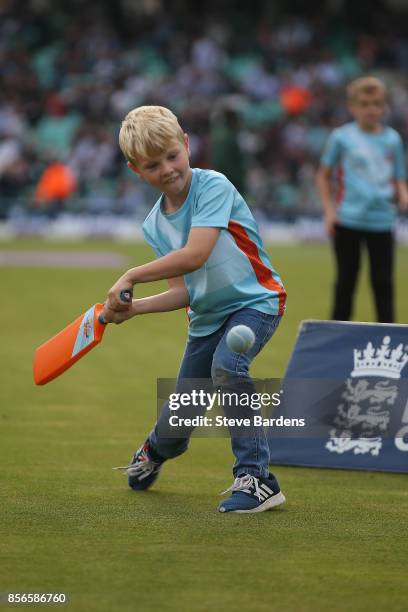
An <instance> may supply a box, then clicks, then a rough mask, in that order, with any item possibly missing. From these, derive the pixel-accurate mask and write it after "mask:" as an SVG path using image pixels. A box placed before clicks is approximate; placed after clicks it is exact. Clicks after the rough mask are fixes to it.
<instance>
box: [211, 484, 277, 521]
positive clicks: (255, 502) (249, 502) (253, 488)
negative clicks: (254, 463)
mask: <svg viewBox="0 0 408 612" xmlns="http://www.w3.org/2000/svg"><path fill="white" fill-rule="evenodd" d="M230 491H231V496H230V497H229V498H228V499H226V500H224V501H223V502H221V503H220V505H219V506H218V510H219V512H239V513H249V512H263V511H264V510H271V509H272V508H276V507H277V506H280V505H281V504H284V503H285V501H286V498H285V496H284V495H283V493H282V491H281V490H280V488H279V484H278V481H277V480H276V478H275V476H274V475H273V474H269V475H268V478H261V477H256V476H252V475H251V474H244V475H243V476H240V477H238V478H235V480H234V482H233V484H232V485H231V486H230V487H229V488H228V489H227V490H226V491H223V493H221V495H223V494H224V493H229V492H230Z"/></svg>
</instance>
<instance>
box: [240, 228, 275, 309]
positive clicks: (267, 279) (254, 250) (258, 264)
mask: <svg viewBox="0 0 408 612" xmlns="http://www.w3.org/2000/svg"><path fill="white" fill-rule="evenodd" d="M228 231H229V232H230V233H231V235H232V237H233V238H234V240H235V242H236V245H237V247H238V248H239V249H240V250H241V251H242V252H243V253H244V254H245V255H246V256H247V257H248V259H249V262H250V264H251V266H252V269H253V271H254V272H255V276H256V278H257V281H258V283H259V284H260V285H262V286H263V287H265V288H266V289H270V290H271V291H276V292H277V294H278V295H279V309H278V314H280V315H282V314H283V312H284V306H285V301H286V291H285V290H284V288H283V287H282V285H281V284H280V283H278V281H277V280H276V279H275V278H274V277H273V274H272V270H271V269H270V268H268V266H266V265H265V264H264V262H263V261H262V259H261V258H260V256H259V251H258V247H257V246H256V244H255V242H253V240H251V238H250V237H249V236H248V233H247V231H246V229H245V228H244V227H242V225H241V224H240V223H237V222H236V221H230V222H229V223H228Z"/></svg>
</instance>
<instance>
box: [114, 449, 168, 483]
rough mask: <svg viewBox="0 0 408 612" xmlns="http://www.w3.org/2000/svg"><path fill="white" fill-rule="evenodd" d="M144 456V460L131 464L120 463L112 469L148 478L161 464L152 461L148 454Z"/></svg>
mask: <svg viewBox="0 0 408 612" xmlns="http://www.w3.org/2000/svg"><path fill="white" fill-rule="evenodd" d="M142 456H143V455H142ZM144 457H146V459H144V460H142V461H140V460H139V461H137V462H136V463H130V464H129V465H119V466H118V467H113V468H112V470H124V471H125V472H126V473H127V475H128V476H141V477H142V478H146V477H147V476H149V475H150V474H151V473H152V472H153V470H154V469H155V468H156V467H157V466H158V465H159V464H158V463H155V462H154V461H151V460H150V459H149V458H148V457H147V455H146V454H145V455H144Z"/></svg>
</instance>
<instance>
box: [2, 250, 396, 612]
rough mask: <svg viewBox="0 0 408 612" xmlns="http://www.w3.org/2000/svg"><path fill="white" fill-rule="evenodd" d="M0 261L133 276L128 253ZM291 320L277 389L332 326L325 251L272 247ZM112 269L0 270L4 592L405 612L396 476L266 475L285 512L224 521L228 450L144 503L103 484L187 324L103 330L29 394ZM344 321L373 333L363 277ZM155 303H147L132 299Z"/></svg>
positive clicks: (85, 600)
mask: <svg viewBox="0 0 408 612" xmlns="http://www.w3.org/2000/svg"><path fill="white" fill-rule="evenodd" d="M2 249H10V250H11V249H20V250H26V249H27V250H28V249H30V250H31V249H38V250H44V249H49V250H56V249H63V250H67V249H72V250H110V251H114V252H116V253H123V254H127V255H129V256H130V257H131V260H130V261H131V262H133V263H132V265H136V264H138V263H142V262H144V261H147V260H148V259H150V258H151V253H150V251H149V249H147V248H145V247H142V246H139V245H118V244H116V245H115V244H112V243H101V242H88V243H83V244H82V243H75V244H71V245H69V244H55V243H43V242H34V241H18V242H10V243H6V244H3V245H2ZM271 254H272V260H273V263H274V265H275V266H276V267H277V269H278V270H279V272H280V273H281V275H282V277H283V279H284V281H285V284H286V287H287V290H288V294H289V299H288V311H287V314H286V315H285V318H284V320H283V322H282V324H281V326H280V329H279V330H278V332H277V334H276V336H275V337H274V338H273V340H272V341H271V343H270V344H269V346H267V347H266V348H265V349H264V351H263V352H262V353H261V355H260V356H259V357H258V358H257V360H256V361H255V363H254V366H253V369H252V372H253V374H254V375H255V376H258V377H273V376H277V377H278V376H281V375H282V374H283V372H284V369H285V367H286V364H287V361H288V358H289V355H290V351H291V348H292V346H293V342H294V339H295V337H296V332H297V328H298V324H299V322H300V320H302V319H308V318H316V319H319V318H326V317H327V315H328V310H329V289H330V285H331V281H332V261H331V253H330V250H329V248H328V247H327V246H302V247H274V248H273V249H271ZM120 273H121V270H103V269H99V270H92V269H57V268H1V269H0V274H1V282H2V299H1V304H2V318H1V319H2V320H1V328H2V329H1V338H2V342H1V348H0V350H1V357H2V370H1V374H0V376H1V381H0V389H1V391H0V393H1V410H0V419H1V448H0V453H1V464H0V465H1V471H2V478H1V493H2V501H3V504H2V506H3V512H2V521H1V547H0V560H1V564H0V568H1V569H0V591H1V592H6V591H16V592H20V593H22V592H25V593H29V592H31V593H33V592H66V593H68V595H69V597H70V603H69V605H68V607H69V608H70V609H72V610H78V611H84V612H85V611H93V610H96V611H105V610H106V611H111V610H121V611H122V610H123V611H127V610H129V611H130V610H132V611H133V610H141V611H142V612H150V611H153V610H154V611H163V612H170V611H171V612H172V611H175V610H178V611H180V610H182V611H184V610H186V611H187V610H188V611H191V612H207V611H209V610H218V609H228V608H229V609H234V610H247V611H248V612H252V611H254V612H255V611H256V612H258V611H259V612H263V611H264V610H265V612H266V611H270V610H279V611H280V612H281V611H283V612H285V611H290V612H292V611H294V612H298V611H300V612H309V611H313V612H314V611H316V610H319V611H320V610H328V609H330V610H333V611H343V610H344V611H346V610H347V611H348V610H352V611H356V612H357V611H366V610H367V611H368V610H373V609H376V610H382V609H387V610H388V611H389V612H391V611H392V612H393V611H398V610H401V611H402V610H405V609H406V570H405V568H406V563H407V560H408V553H407V546H406V541H407V539H406V537H407V516H408V493H407V476H405V475H396V474H381V473H369V472H347V471H334V470H318V469H306V468H282V467H278V466H277V467H276V469H275V472H276V474H277V475H278V477H279V480H280V482H281V485H282V489H283V491H284V492H285V494H286V496H287V499H288V502H287V504H286V505H285V506H283V507H282V508H281V509H277V510H276V511H273V512H267V513H261V514H254V515H222V514H218V513H217V512H216V511H215V510H216V506H217V504H218V501H219V499H220V498H219V497H218V495H217V494H218V492H219V491H222V490H223V489H225V488H226V487H227V486H229V485H230V484H231V470H230V468H231V464H232V455H231V451H230V447H229V441H228V439H226V438H217V439H202V438H196V439H193V440H192V443H191V447H190V450H189V452H188V453H187V454H185V455H183V456H182V457H180V458H178V459H176V460H175V461H172V462H169V463H168V464H166V466H165V467H164V469H163V475H162V476H161V477H160V480H159V481H158V483H157V485H156V486H155V488H154V489H152V490H151V491H149V492H146V493H134V492H132V491H130V489H128V488H127V485H126V479H125V477H123V476H122V475H119V474H118V473H116V472H113V471H112V470H111V467H112V466H114V465H122V464H124V462H126V461H127V460H128V459H129V457H130V455H131V452H132V451H133V450H134V449H135V448H137V446H138V445H139V443H140V442H141V441H142V440H143V439H144V436H145V435H146V433H147V432H148V431H149V428H150V427H151V425H152V424H153V421H154V418H155V413H156V407H155V392H156V379H157V377H174V376H175V375H176V373H177V367H178V363H179V361H180V359H181V356H182V352H183V348H184V342H185V338H186V320H185V314H184V313H183V312H175V313H168V314H161V315H149V316H145V317H141V318H140V319H133V320H132V321H130V322H128V323H125V324H123V325H121V326H117V327H114V326H112V327H111V328H109V329H108V330H107V332H106V334H105V338H104V341H103V344H102V345H101V346H100V347H98V348H97V349H95V350H94V351H93V352H92V354H90V355H89V356H88V357H86V358H85V359H84V360H82V361H81V363H79V364H77V365H76V366H74V367H73V368H72V369H71V370H70V371H69V372H67V373H66V374H64V375H63V376H61V377H60V378H59V379H57V380H55V381H54V382H52V383H50V385H48V386H46V387H42V388H36V387H35V386H34V384H33V382H32V375H31V364H32V355H33V350H34V348H35V347H36V346H37V345H38V344H40V343H41V342H43V341H44V340H46V339H47V338H48V337H49V336H50V335H52V334H53V333H55V332H56V331H58V330H59V329H61V327H62V326H64V325H65V324H67V323H68V322H70V321H71V320H73V318H74V317H75V316H77V315H79V314H80V313H81V312H83V311H84V310H85V309H86V308H87V307H89V305H91V304H92V303H94V302H95V301H98V300H103V299H104V296H105V292H106V289H108V288H109V286H110V285H111V284H112V283H113V281H114V280H115V279H116V278H117V276H118V275H119V274H120ZM363 276H364V278H362V279H361V281H362V282H360V287H359V293H358V298H357V304H358V305H357V308H356V313H355V319H359V320H366V321H370V320H373V310H372V305H371V296H370V295H369V289H368V284H367V274H366V271H365V272H364V275H363ZM407 277H408V250H407V249H402V248H401V249H400V250H399V251H398V265H397V288H398V293H397V307H398V313H399V316H400V321H401V322H403V315H404V313H407V312H408V288H407V285H406V278H407ZM163 287H164V285H163V284H160V283H157V284H155V286H151V287H148V286H145V287H143V293H144V294H147V293H149V292H158V291H160V290H162V288H163Z"/></svg>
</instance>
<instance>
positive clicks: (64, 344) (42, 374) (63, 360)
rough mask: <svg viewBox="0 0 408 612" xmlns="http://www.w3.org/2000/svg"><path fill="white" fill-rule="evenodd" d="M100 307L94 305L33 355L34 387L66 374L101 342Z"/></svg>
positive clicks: (100, 305) (103, 328) (103, 326)
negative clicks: (66, 371)
mask: <svg viewBox="0 0 408 612" xmlns="http://www.w3.org/2000/svg"><path fill="white" fill-rule="evenodd" d="M102 308H103V304H95V305H94V306H92V308H90V309H89V310H87V312H85V314H83V315H81V316H80V317H78V319H76V320H75V321H73V323H70V325H67V327H65V328H64V329H63V330H62V331H60V332H59V334H57V335H56V336H53V338H50V340H47V342H44V344H41V346H39V347H38V348H37V350H36V351H35V355H34V364H33V373H34V381H35V384H36V385H45V384H47V383H48V382H50V381H51V380H53V379H54V378H56V377H57V376H59V375H60V374H62V373H63V372H65V370H68V368H70V367H71V366H72V365H74V363H75V362H76V361H78V359H81V357H83V356H84V355H86V353H88V352H89V351H90V350H91V349H92V348H93V347H94V346H96V345H97V344H99V342H100V341H101V340H102V336H103V333H104V331H105V329H106V324H104V323H101V321H100V320H99V315H100V313H101V312H102Z"/></svg>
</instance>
